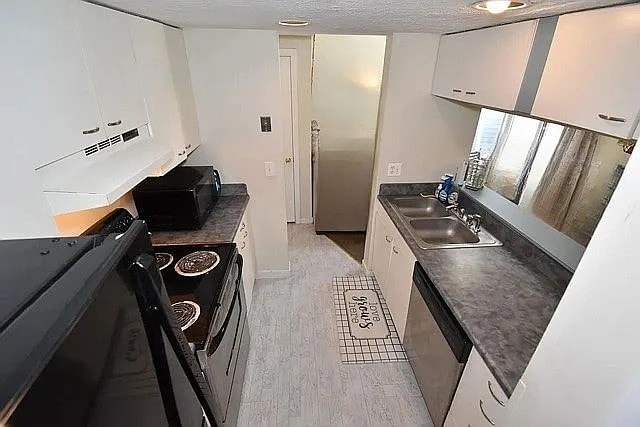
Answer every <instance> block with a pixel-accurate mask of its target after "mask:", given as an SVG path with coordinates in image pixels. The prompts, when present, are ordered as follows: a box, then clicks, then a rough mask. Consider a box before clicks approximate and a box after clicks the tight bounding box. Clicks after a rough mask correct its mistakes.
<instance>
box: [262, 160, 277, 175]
mask: <svg viewBox="0 0 640 427" xmlns="http://www.w3.org/2000/svg"><path fill="white" fill-rule="evenodd" d="M275 175H276V171H275V165H274V163H273V162H264V176H275Z"/></svg>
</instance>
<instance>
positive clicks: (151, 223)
mask: <svg viewBox="0 0 640 427" xmlns="http://www.w3.org/2000/svg"><path fill="white" fill-rule="evenodd" d="M220 191H221V183H220V174H219V173H218V171H217V170H215V169H213V166H179V167H177V168H175V169H173V170H171V171H170V172H169V173H167V174H166V175H164V176H159V177H150V178H147V179H145V180H144V181H142V182H141V183H140V184H139V185H138V186H136V188H134V190H133V199H134V201H135V203H136V209H137V210H138V215H139V217H140V219H144V220H145V221H146V222H147V225H148V227H149V230H151V231H174V230H175V231H178V230H197V229H199V228H201V227H202V225H203V224H204V222H205V221H206V220H207V217H208V216H209V213H210V212H211V209H212V208H213V206H214V205H215V203H216V201H217V200H218V197H219V196H220Z"/></svg>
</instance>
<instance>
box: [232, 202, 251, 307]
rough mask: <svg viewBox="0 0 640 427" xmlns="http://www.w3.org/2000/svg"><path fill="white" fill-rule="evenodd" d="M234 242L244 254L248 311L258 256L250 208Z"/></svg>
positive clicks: (244, 278)
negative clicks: (254, 244)
mask: <svg viewBox="0 0 640 427" xmlns="http://www.w3.org/2000/svg"><path fill="white" fill-rule="evenodd" d="M233 243H235V244H236V245H237V246H238V253H240V255H242V260H243V265H242V285H243V287H244V294H245V298H246V300H247V311H249V310H250V309H251V300H252V296H253V284H254V283H255V280H256V257H255V253H254V248H253V236H252V235H251V231H250V226H249V208H248V207H247V210H245V212H244V215H243V216H242V220H241V221H240V228H238V231H237V233H236V235H235V237H234V239H233Z"/></svg>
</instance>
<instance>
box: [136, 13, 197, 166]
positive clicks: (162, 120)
mask: <svg viewBox="0 0 640 427" xmlns="http://www.w3.org/2000/svg"><path fill="white" fill-rule="evenodd" d="M127 19H128V21H129V28H130V31H131V39H132V42H133V49H134V53H135V56H136V69H137V72H138V76H139V78H140V87H141V89H142V94H143V97H144V100H145V103H146V106H147V112H148V114H149V122H150V123H151V129H152V131H153V139H154V140H155V141H156V142H158V143H160V144H163V145H165V146H167V147H169V148H171V149H173V150H174V152H175V155H176V156H184V151H185V142H184V139H183V138H182V129H181V126H180V109H179V108H178V100H177V97H176V91H175V88H174V86H173V76H172V74H171V61H170V59H169V52H168V49H167V43H166V38H165V26H164V25H162V24H159V23H157V22H153V21H149V20H147V19H142V18H138V17H135V16H128V17H127Z"/></svg>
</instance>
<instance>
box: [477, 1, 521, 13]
mask: <svg viewBox="0 0 640 427" xmlns="http://www.w3.org/2000/svg"><path fill="white" fill-rule="evenodd" d="M526 6H527V4H526V3H525V2H522V1H509V0H484V1H480V2H477V3H474V4H473V7H475V8H476V9H479V10H486V11H488V12H489V13H492V14H494V15H496V14H498V13H502V12H504V11H506V10H513V9H521V8H523V7H526Z"/></svg>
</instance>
